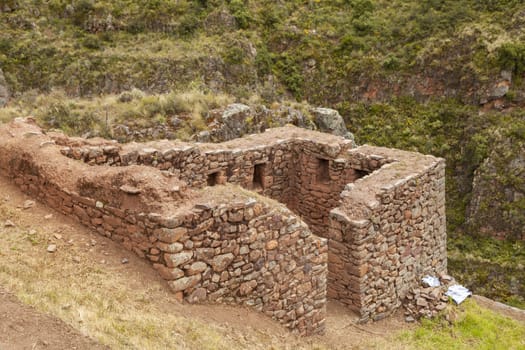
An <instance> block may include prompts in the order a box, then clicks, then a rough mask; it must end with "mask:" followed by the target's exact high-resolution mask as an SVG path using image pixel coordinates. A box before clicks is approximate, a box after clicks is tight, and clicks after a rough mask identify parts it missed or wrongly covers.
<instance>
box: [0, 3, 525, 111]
mask: <svg viewBox="0 0 525 350" xmlns="http://www.w3.org/2000/svg"><path fill="white" fill-rule="evenodd" d="M18 3H19V7H18V8H17V10H16V11H13V12H7V13H0V17H1V19H2V20H1V21H0V66H1V67H2V68H3V70H4V71H5V72H6V78H7V80H8V83H9V85H10V86H11V87H12V89H13V90H14V91H15V93H21V92H24V91H27V90H29V89H38V90H43V91H50V89H52V88H53V87H61V88H64V89H65V90H66V92H67V93H68V94H70V95H96V94H99V93H108V92H116V91H121V90H129V89H131V88H132V87H136V88H139V89H142V90H147V91H152V92H167V91H168V90H173V89H175V90H178V89H184V87H185V86H186V85H187V84H188V83H190V82H191V81H195V80H198V79H201V78H204V82H205V83H206V84H208V83H210V82H211V81H212V80H214V79H215V77H214V75H213V73H214V72H220V73H221V75H222V76H223V77H225V78H226V79H225V81H224V86H223V88H224V89H225V91H226V92H230V93H235V92H239V91H240V89H239V86H242V87H243V89H247V90H249V91H253V90H256V91H257V92H259V93H262V89H263V87H262V86H263V85H264V84H261V83H264V82H265V81H266V80H267V78H268V75H269V74H272V75H273V76H274V77H275V78H276V79H277V81H276V83H278V85H279V87H278V89H279V91H280V93H281V94H280V95H281V96H282V94H284V95H286V94H289V95H288V96H294V97H296V98H300V99H301V98H306V99H308V100H309V101H310V102H311V103H313V104H326V103H327V102H329V103H337V102H342V101H344V100H346V99H348V98H350V97H353V98H356V97H361V96H358V95H362V94H363V93H365V92H366V87H361V88H360V89H358V90H357V95H356V92H352V87H355V86H361V85H362V84H363V83H369V84H370V83H372V84H371V85H373V83H377V84H379V83H381V89H384V90H385V92H386V97H387V98H388V95H389V94H393V93H396V92H395V91H397V90H399V88H400V89H401V91H400V92H401V94H403V93H404V92H405V93H406V92H408V91H409V89H410V86H409V85H410V84H413V82H410V79H411V77H412V76H414V75H416V76H417V75H425V76H428V77H430V78H431V79H432V80H433V82H434V83H435V84H436V85H439V84H445V85H454V89H455V90H457V91H458V92H460V93H461V92H462V93H464V95H465V96H462V99H463V100H465V101H470V102H477V101H476V99H477V98H479V96H476V94H475V93H474V94H472V92H471V91H470V90H471V88H472V86H473V85H476V84H477V83H484V82H486V81H487V79H489V78H490V77H491V76H494V75H495V74H496V75H497V74H498V73H499V70H500V69H508V70H511V71H513V72H514V74H515V76H519V75H520V74H521V73H522V72H523V69H524V66H525V62H524V60H525V58H524V49H523V44H521V42H522V41H523V39H524V38H525V33H524V31H523V18H524V16H523V15H522V14H523V11H525V5H524V4H523V3H522V2H521V1H497V2H496V1H484V2H479V1H475V0H461V1H455V0H433V1H426V2H420V1H416V0H411V1H386V0H375V1H370V0H338V1H327V0H316V1H300V0H294V1H286V2H283V3H281V4H279V6H275V3H274V2H273V1H268V0H264V1H253V0H250V1H248V0H228V1H226V0H209V1H202V0H199V1H196V0H195V1H191V0H184V1H168V0H156V1H149V2H147V3H144V2H142V1H137V0H126V1H124V0H117V1H108V0H104V1H92V0H74V1H64V0H52V1H45V2H44V1H29V0H19V1H18ZM232 44H233V45H232ZM232 59H233V61H234V62H236V63H240V62H241V61H242V64H243V69H239V67H235V66H236V64H233V65H231V64H227V65H225V64H223V63H228V62H229V63H232V62H231V60H232ZM261 63H262V64H261ZM429 69H430V72H429ZM199 73H203V74H199ZM396 94H397V93H396ZM429 94H430V95H431V94H432V92H429ZM446 95H448V96H452V95H453V93H452V92H451V91H449V92H446ZM269 102H271V101H269Z"/></svg>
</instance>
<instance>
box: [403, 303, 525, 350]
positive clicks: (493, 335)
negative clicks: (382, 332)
mask: <svg viewBox="0 0 525 350" xmlns="http://www.w3.org/2000/svg"><path fill="white" fill-rule="evenodd" d="M447 318H448V319H449V320H450V319H452V318H455V320H453V321H449V320H447ZM400 339H402V340H404V341H407V342H409V343H410V344H411V347H412V348H415V349H432V350H440V349H443V350H450V349H457V350H461V349H465V350H467V349H468V350H471V349H477V350H478V349H479V350H485V349H486V350H489V349H490V350H497V349H502V350H507V349H516V350H518V349H523V348H525V325H523V324H522V323H519V322H517V321H515V320H512V319H510V318H508V317H505V316H502V315H500V314H497V313H495V312H493V311H490V310H488V309H485V308H482V307H480V306H479V305H478V304H477V303H476V302H475V301H474V300H470V299H469V300H467V301H465V302H464V303H463V304H461V305H460V306H459V307H457V308H452V309H449V310H448V314H443V315H442V316H441V317H439V318H436V319H434V320H426V319H424V320H423V321H422V323H421V325H420V326H419V327H418V328H417V329H416V330H414V331H409V332H404V333H403V334H402V335H401V336H400Z"/></svg>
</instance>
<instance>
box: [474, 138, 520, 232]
mask: <svg viewBox="0 0 525 350" xmlns="http://www.w3.org/2000/svg"><path fill="white" fill-rule="evenodd" d="M506 140H507V141H504V142H501V143H499V144H497V145H495V147H494V149H493V150H492V152H491V153H490V155H489V156H488V158H487V159H485V161H484V162H483V163H482V164H481V166H480V167H479V168H478V169H477V170H476V172H475V175H474V181H473V185H472V197H471V200H470V203H469V206H468V209H467V224H468V225H469V228H470V230H471V231H472V232H474V233H481V234H488V235H491V236H494V237H496V238H500V239H518V240H520V239H521V240H525V142H519V141H518V140H514V142H513V143H511V141H510V139H506Z"/></svg>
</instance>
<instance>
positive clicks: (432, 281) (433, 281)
mask: <svg viewBox="0 0 525 350" xmlns="http://www.w3.org/2000/svg"><path fill="white" fill-rule="evenodd" d="M423 282H424V283H426V284H427V285H428V286H429V287H439V286H440V285H441V283H439V278H437V277H434V276H430V275H428V276H425V277H423Z"/></svg>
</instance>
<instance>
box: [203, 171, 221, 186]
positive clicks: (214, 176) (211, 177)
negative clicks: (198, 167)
mask: <svg viewBox="0 0 525 350" xmlns="http://www.w3.org/2000/svg"><path fill="white" fill-rule="evenodd" d="M218 180H219V172H218V171H216V172H214V173H210V174H208V178H207V179H206V183H207V185H208V186H210V187H211V186H215V185H218Z"/></svg>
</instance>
